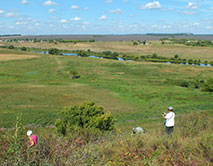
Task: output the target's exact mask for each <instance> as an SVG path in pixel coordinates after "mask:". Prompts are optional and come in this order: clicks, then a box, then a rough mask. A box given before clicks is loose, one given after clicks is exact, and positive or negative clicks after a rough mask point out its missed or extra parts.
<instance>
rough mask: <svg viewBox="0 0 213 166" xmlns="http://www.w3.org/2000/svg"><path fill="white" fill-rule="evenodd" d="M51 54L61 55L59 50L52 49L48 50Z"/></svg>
mask: <svg viewBox="0 0 213 166" xmlns="http://www.w3.org/2000/svg"><path fill="white" fill-rule="evenodd" d="M48 52H49V54H52V55H57V54H59V50H58V49H57V48H50V49H49V50H48Z"/></svg>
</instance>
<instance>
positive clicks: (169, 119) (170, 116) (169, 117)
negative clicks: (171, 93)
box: [162, 107, 175, 135]
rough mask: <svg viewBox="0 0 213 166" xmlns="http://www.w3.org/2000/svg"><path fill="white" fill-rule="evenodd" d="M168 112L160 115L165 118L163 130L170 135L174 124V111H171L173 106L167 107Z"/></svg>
mask: <svg viewBox="0 0 213 166" xmlns="http://www.w3.org/2000/svg"><path fill="white" fill-rule="evenodd" d="M168 111H169V112H168V113H165V112H164V113H162V117H163V118H164V119H165V120H166V122H165V127H166V129H165V131H166V133H167V134H168V135H170V134H171V133H172V132H173V129H174V125H175V113H174V112H173V108H172V107H169V108H168Z"/></svg>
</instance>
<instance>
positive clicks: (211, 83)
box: [202, 78, 213, 92]
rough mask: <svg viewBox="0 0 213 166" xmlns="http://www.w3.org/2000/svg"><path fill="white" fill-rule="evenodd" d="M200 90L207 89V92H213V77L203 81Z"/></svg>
mask: <svg viewBox="0 0 213 166" xmlns="http://www.w3.org/2000/svg"><path fill="white" fill-rule="evenodd" d="M202 90H203V91H207V92H213V79H212V78H211V79H209V80H207V81H205V83H204V86H203V88H202Z"/></svg>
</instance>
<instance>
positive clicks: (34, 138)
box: [27, 130, 38, 147]
mask: <svg viewBox="0 0 213 166" xmlns="http://www.w3.org/2000/svg"><path fill="white" fill-rule="evenodd" d="M27 136H28V137H29V139H30V141H29V145H30V147H33V146H34V145H36V144H37V143H38V138H37V136H36V135H35V134H33V132H32V131H31V130H29V131H27Z"/></svg>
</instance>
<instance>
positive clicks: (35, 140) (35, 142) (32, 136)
mask: <svg viewBox="0 0 213 166" xmlns="http://www.w3.org/2000/svg"><path fill="white" fill-rule="evenodd" d="M30 138H31V139H32V140H33V142H34V145H36V144H37V143H38V138H37V136H36V135H31V136H30ZM30 144H31V142H30Z"/></svg>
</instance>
